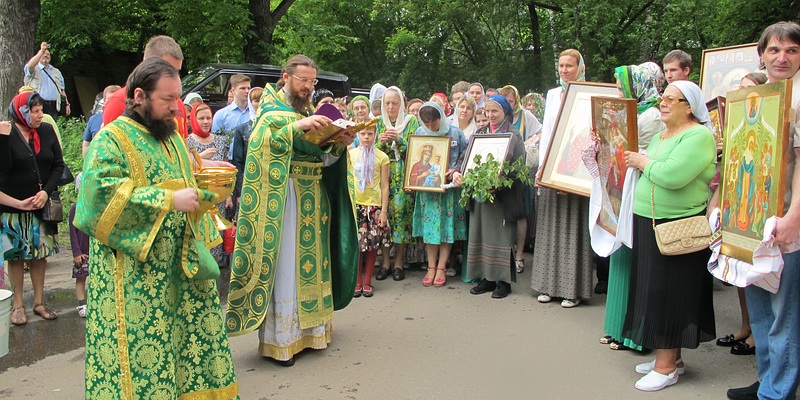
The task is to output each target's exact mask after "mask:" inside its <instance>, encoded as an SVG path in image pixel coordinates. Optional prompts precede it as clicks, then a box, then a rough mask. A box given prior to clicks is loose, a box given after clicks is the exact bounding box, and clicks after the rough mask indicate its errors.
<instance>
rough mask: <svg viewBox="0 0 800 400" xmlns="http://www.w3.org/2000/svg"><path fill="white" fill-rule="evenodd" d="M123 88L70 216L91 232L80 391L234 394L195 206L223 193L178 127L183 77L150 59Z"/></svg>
mask: <svg viewBox="0 0 800 400" xmlns="http://www.w3.org/2000/svg"><path fill="white" fill-rule="evenodd" d="M127 91H128V94H127V97H128V99H129V100H128V101H129V104H130V102H132V104H130V105H129V106H128V110H127V112H126V113H125V114H124V115H123V116H122V117H120V118H118V119H116V120H115V121H114V122H112V123H110V124H108V125H107V126H105V127H104V128H103V129H102V130H101V131H100V132H99V133H98V135H97V137H95V139H94V140H93V141H92V144H91V146H89V150H88V152H87V154H86V160H85V162H84V170H83V182H82V185H81V190H80V193H79V197H78V205H77V212H76V216H75V226H76V227H78V229H80V230H82V231H84V232H86V233H87V234H89V236H90V237H91V246H90V247H91V249H90V254H89V268H90V270H91V274H92V275H91V279H89V289H88V299H87V315H86V373H85V379H86V398H87V399H232V398H238V393H239V389H238V386H237V383H236V378H235V375H234V372H233V363H232V360H231V353H230V349H229V346H228V338H227V334H226V332H225V326H224V320H223V315H222V310H221V308H220V301H219V295H218V293H217V285H216V281H215V280H214V279H213V278H214V277H215V275H216V276H218V275H219V269H218V268H216V269H215V265H213V258H212V257H211V254H210V252H209V251H208V249H209V248H210V247H211V246H214V245H216V244H218V243H220V241H221V239H220V236H219V233H218V232H217V231H216V230H214V228H213V225H211V224H209V218H208V216H207V215H205V214H203V213H201V212H199V211H197V210H198V208H199V206H200V204H201V203H203V204H211V203H214V202H216V201H217V200H218V199H217V198H216V197H217V195H215V194H213V193H211V192H207V191H204V190H200V189H198V188H197V183H196V181H195V179H194V176H193V174H192V161H191V159H190V157H189V153H188V152H187V149H186V145H185V143H184V141H183V139H182V138H181V137H180V135H179V134H178V133H177V131H176V130H175V122H174V119H173V116H174V113H175V109H176V102H175V99H177V98H178V97H180V94H181V82H180V78H179V77H178V73H177V71H175V70H174V69H173V68H172V67H171V66H170V65H169V64H168V63H167V62H166V61H163V60H161V59H157V58H154V59H149V60H147V61H144V62H143V63H142V64H140V65H139V66H138V67H136V69H135V70H134V71H133V73H131V75H130V77H129V78H128V86H127ZM209 261H210V262H211V263H209Z"/></svg>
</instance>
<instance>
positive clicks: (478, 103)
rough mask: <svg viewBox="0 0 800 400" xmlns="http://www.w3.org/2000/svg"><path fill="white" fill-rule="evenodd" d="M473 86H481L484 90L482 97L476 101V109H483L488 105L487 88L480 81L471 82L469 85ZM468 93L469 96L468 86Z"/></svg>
mask: <svg viewBox="0 0 800 400" xmlns="http://www.w3.org/2000/svg"><path fill="white" fill-rule="evenodd" d="M473 86H480V87H481V92H483V95H481V98H480V99H479V100H478V101H476V102H475V109H476V110H479V109H481V108H483V107H486V89H485V88H484V87H483V85H482V84H481V83H480V82H475V83H470V84H469V87H473ZM466 95H467V96H469V88H467V94H466Z"/></svg>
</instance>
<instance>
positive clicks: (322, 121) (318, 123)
mask: <svg viewBox="0 0 800 400" xmlns="http://www.w3.org/2000/svg"><path fill="white" fill-rule="evenodd" d="M331 122H332V121H331V119H330V118H328V117H326V116H324V115H312V116H310V117H305V118H303V119H301V120H299V121H297V126H299V127H300V129H302V130H304V131H316V130H317V128H322V127H324V126H328V125H330V124H331Z"/></svg>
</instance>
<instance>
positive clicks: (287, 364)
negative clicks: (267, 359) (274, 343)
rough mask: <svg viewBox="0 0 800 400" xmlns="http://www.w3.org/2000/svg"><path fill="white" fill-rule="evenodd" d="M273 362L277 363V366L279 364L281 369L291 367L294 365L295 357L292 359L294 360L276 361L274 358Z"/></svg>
mask: <svg viewBox="0 0 800 400" xmlns="http://www.w3.org/2000/svg"><path fill="white" fill-rule="evenodd" d="M271 360H272V361H275V364H278V365H280V366H281V367H291V366H292V365H294V357H292V358H290V359H288V360H276V359H274V358H272V359H271Z"/></svg>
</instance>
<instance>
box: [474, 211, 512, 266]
mask: <svg viewBox="0 0 800 400" xmlns="http://www.w3.org/2000/svg"><path fill="white" fill-rule="evenodd" d="M503 213H504V210H503V207H502V206H501V205H496V204H493V203H478V202H474V203H473V205H472V209H471V210H470V212H469V239H468V242H467V268H466V269H467V279H478V278H485V279H487V280H490V281H504V282H512V281H513V282H516V280H517V273H516V270H515V269H514V268H513V267H512V266H513V260H514V257H513V253H512V247H513V246H514V242H515V240H516V239H517V221H506V220H504V219H503Z"/></svg>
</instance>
